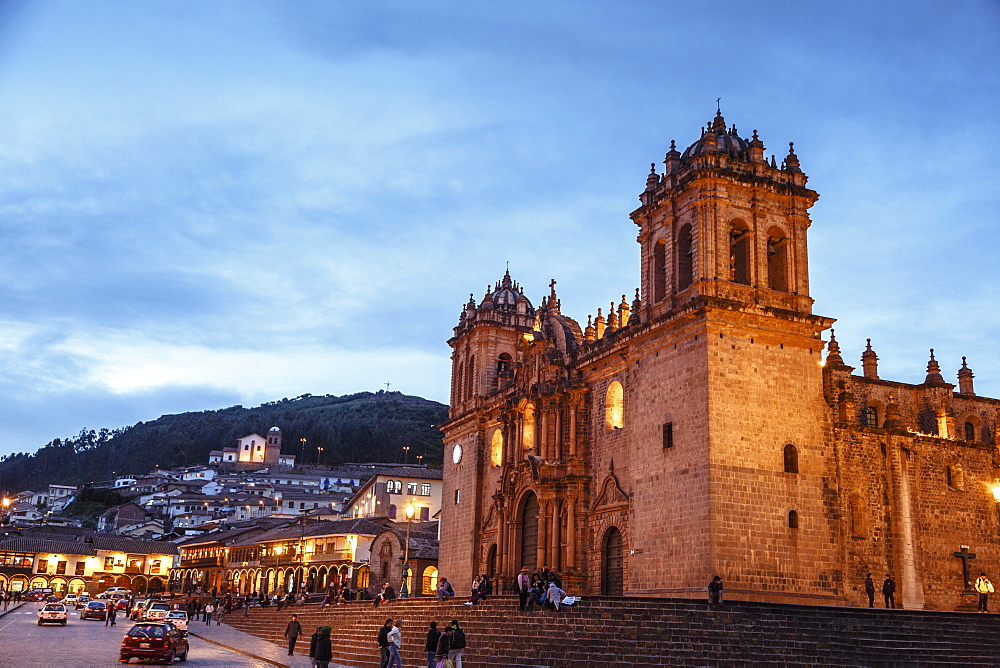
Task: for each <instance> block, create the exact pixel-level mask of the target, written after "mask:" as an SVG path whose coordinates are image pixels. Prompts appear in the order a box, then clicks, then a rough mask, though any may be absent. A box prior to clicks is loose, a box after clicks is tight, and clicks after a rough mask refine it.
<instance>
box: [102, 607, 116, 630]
mask: <svg viewBox="0 0 1000 668" xmlns="http://www.w3.org/2000/svg"><path fill="white" fill-rule="evenodd" d="M117 614H118V606H117V605H116V604H115V602H114V601H111V605H109V606H108V614H107V615H106V616H105V617H104V625H105V626H114V625H115V615H117Z"/></svg>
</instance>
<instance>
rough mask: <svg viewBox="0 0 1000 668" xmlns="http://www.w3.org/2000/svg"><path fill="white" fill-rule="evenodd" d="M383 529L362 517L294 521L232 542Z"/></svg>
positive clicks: (370, 532)
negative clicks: (309, 521) (299, 522)
mask: <svg viewBox="0 0 1000 668" xmlns="http://www.w3.org/2000/svg"><path fill="white" fill-rule="evenodd" d="M383 531H385V527H384V526H382V525H380V524H377V523H375V522H372V521H370V520H367V519H364V518H360V519H352V520H323V521H320V522H316V523H309V524H306V525H305V526H302V525H300V524H297V523H296V524H294V525H292V526H283V527H277V528H275V529H272V530H270V531H267V532H265V533H262V534H260V535H259V536H253V537H250V538H246V539H244V540H238V541H235V542H233V543H232V544H233V545H256V544H258V543H270V542H276V541H281V540H294V539H297V538H312V537H315V536H341V535H344V534H358V535H362V536H377V535H378V534H380V533H382V532H383Z"/></svg>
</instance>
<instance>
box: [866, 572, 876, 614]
mask: <svg viewBox="0 0 1000 668" xmlns="http://www.w3.org/2000/svg"><path fill="white" fill-rule="evenodd" d="M865 593H866V594H867V595H868V607H869V608H874V607H875V581H874V580H872V574H871V573H869V574H868V577H866V578H865Z"/></svg>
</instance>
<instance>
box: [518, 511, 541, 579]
mask: <svg viewBox="0 0 1000 668" xmlns="http://www.w3.org/2000/svg"><path fill="white" fill-rule="evenodd" d="M521 566H527V567H528V570H529V571H534V570H535V569H536V568H538V497H536V496H535V493H534V492H528V494H527V496H525V497H524V501H523V502H522V503H521Z"/></svg>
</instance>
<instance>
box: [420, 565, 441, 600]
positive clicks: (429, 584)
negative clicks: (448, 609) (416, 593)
mask: <svg viewBox="0 0 1000 668" xmlns="http://www.w3.org/2000/svg"><path fill="white" fill-rule="evenodd" d="M420 580H421V582H422V583H423V585H422V587H421V590H420V593H421V594H422V595H423V596H433V595H434V593H435V592H436V591H437V588H438V569H437V568H435V567H434V566H428V567H427V568H425V569H424V573H423V575H422V576H421V578H420Z"/></svg>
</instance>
